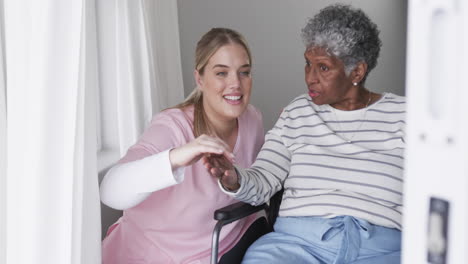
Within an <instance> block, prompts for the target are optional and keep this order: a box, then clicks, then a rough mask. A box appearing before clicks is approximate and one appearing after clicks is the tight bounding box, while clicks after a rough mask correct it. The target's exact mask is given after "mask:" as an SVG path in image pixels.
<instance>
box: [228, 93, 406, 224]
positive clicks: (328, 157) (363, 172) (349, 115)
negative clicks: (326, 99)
mask: <svg viewBox="0 0 468 264" xmlns="http://www.w3.org/2000/svg"><path fill="white" fill-rule="evenodd" d="M405 108H406V103H405V98H404V97H401V96H398V95H395V94H391V93H385V94H383V95H382V98H381V99H380V100H379V101H377V102H375V103H374V104H372V105H370V106H369V107H367V108H363V109H358V110H354V111H341V110H338V109H334V108H332V107H331V106H329V105H316V104H314V103H313V102H312V101H311V99H310V97H309V96H308V95H306V94H304V95H301V96H299V97H297V98H296V99H294V100H293V101H292V102H291V103H290V104H289V105H288V106H287V107H286V108H285V109H284V110H283V112H282V114H281V116H280V118H279V119H278V121H277V123H276V125H275V126H274V127H273V129H271V130H270V131H269V132H268V133H267V135H266V138H265V144H264V145H263V147H262V150H261V151H260V153H259V155H258V157H257V160H256V162H255V163H254V164H253V165H252V167H251V168H250V169H242V168H239V167H236V169H237V170H238V173H239V175H240V183H241V188H240V189H239V190H238V191H237V192H236V193H235V194H233V195H234V197H235V198H236V199H238V200H242V201H244V202H248V203H250V204H253V205H258V204H261V203H264V202H267V201H268V200H269V199H270V197H271V196H272V195H273V194H274V193H276V192H277V191H279V190H280V189H281V188H282V187H283V186H284V194H283V200H282V203H281V207H280V211H279V215H280V216H320V217H326V218H330V217H335V216H339V215H350V216H354V217H358V218H362V219H365V220H367V221H369V222H370V223H373V224H376V225H380V226H385V227H390V228H397V229H399V230H401V218H402V199H403V194H402V190H403V165H404V160H403V158H404V149H405V125H406V123H405V112H406V111H405Z"/></svg>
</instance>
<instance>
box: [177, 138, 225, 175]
mask: <svg viewBox="0 0 468 264" xmlns="http://www.w3.org/2000/svg"><path fill="white" fill-rule="evenodd" d="M212 154H213V155H217V156H220V157H224V158H225V159H226V160H227V161H229V162H230V163H232V162H233V161H234V154H232V153H231V151H230V149H229V146H228V145H227V144H226V143H225V142H224V141H222V140H221V139H219V138H217V137H211V136H207V135H201V136H199V137H197V138H196V139H194V140H192V141H191V142H189V143H187V144H185V145H183V146H180V147H178V148H174V149H172V150H171V151H170V152H169V160H170V161H171V166H172V169H173V170H175V169H177V168H180V167H184V166H189V165H192V164H194V163H195V162H197V161H198V160H200V158H202V157H203V156H204V155H212Z"/></svg>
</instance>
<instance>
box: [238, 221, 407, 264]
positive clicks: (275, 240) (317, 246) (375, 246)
mask: <svg viewBox="0 0 468 264" xmlns="http://www.w3.org/2000/svg"><path fill="white" fill-rule="evenodd" d="M400 255H401V232H400V231H399V230H397V229H393V228H386V227H382V226H377V225H372V224H370V223H369V222H367V221H365V220H362V219H358V218H354V217H352V216H338V217H335V218H320V217H278V218H277V220H276V223H275V231H274V232H271V233H268V234H266V235H264V236H262V237H261V238H260V239H258V240H257V241H255V243H253V244H252V245H251V246H250V248H249V249H248V250H247V253H246V255H245V256H244V259H243V261H242V263H243V264H264V263H269V264H273V263H278V264H279V263H281V264H284V263H294V264H301V263H307V264H330V263H333V264H351V263H353V264H399V263H400Z"/></svg>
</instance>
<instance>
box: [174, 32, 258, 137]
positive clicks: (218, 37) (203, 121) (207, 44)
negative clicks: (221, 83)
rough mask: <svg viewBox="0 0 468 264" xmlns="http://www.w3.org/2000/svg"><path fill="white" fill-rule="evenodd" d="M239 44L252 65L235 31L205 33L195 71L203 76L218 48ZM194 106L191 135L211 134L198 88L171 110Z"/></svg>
mask: <svg viewBox="0 0 468 264" xmlns="http://www.w3.org/2000/svg"><path fill="white" fill-rule="evenodd" d="M234 43H235V44H239V45H241V46H242V47H244V49H245V51H246V52H247V55H248V57H249V64H250V65H252V57H251V54H250V49H249V47H248V45H247V41H246V40H245V39H244V37H243V36H242V35H241V34H240V33H238V32H237V31H235V30H232V29H229V28H212V29H211V30H210V31H208V32H207V33H205V35H203V36H202V38H201V39H200V40H199V41H198V43H197V48H196V50H195V69H196V70H197V71H198V73H199V74H200V75H203V73H204V70H205V66H206V64H208V61H209V60H210V58H211V56H213V54H215V53H216V51H218V49H219V48H221V47H223V46H225V45H228V44H234ZM191 105H193V106H194V118H193V134H194V135H195V137H198V136H200V135H202V134H210V135H211V134H213V133H214V131H213V129H212V126H211V124H210V122H209V120H208V118H207V116H206V113H205V111H204V109H203V93H202V92H201V90H200V89H198V87H195V89H193V91H192V92H191V93H190V95H189V96H188V97H187V98H186V99H185V100H184V101H183V102H182V103H180V104H178V105H176V106H174V107H173V108H179V109H182V108H185V107H188V106H191Z"/></svg>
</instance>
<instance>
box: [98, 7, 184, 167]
mask: <svg viewBox="0 0 468 264" xmlns="http://www.w3.org/2000/svg"><path fill="white" fill-rule="evenodd" d="M98 17H99V18H98V20H99V28H100V29H99V46H100V49H99V50H100V55H99V56H100V74H101V75H100V83H101V87H102V91H101V93H100V102H101V108H100V111H101V122H100V125H101V126H100V129H101V134H102V142H101V144H102V151H103V152H106V153H109V152H112V151H115V152H117V153H118V155H117V156H122V155H123V154H124V153H125V152H126V151H127V149H128V147H130V146H131V145H133V144H134V143H135V142H136V140H137V139H138V137H139V136H140V135H141V133H142V132H143V130H144V128H145V127H146V125H148V122H149V121H150V119H151V117H152V115H153V114H154V113H156V112H158V111H160V110H162V109H164V108H167V107H169V106H172V105H175V104H176V103H179V102H180V101H181V100H183V81H182V67H181V63H180V48H179V35H178V32H179V30H178V19H177V1H175V0H171V1H162V0H157V1H154V0H122V1H112V0H110V1H109V0H103V1H99V2H98ZM112 161H115V155H113V160H111V161H110V162H111V163H112ZM108 165H109V164H108Z"/></svg>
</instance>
